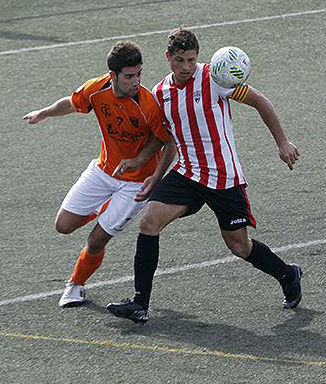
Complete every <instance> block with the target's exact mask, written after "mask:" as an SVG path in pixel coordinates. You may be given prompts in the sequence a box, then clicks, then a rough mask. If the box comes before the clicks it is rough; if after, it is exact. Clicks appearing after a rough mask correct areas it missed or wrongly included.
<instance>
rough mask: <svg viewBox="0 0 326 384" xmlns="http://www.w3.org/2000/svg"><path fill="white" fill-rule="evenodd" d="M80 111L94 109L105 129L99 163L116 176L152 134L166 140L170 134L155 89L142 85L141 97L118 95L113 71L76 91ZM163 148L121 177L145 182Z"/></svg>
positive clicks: (75, 95) (86, 111)
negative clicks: (115, 171)
mask: <svg viewBox="0 0 326 384" xmlns="http://www.w3.org/2000/svg"><path fill="white" fill-rule="evenodd" d="M72 103H73V104H74V106H75V109H76V111H77V112H81V113H88V112H90V111H91V110H92V109H93V110H94V112H95V115H96V117H97V120H98V123H99V126H100V130H101V133H102V151H101V154H100V157H99V162H98V165H99V167H100V168H102V169H103V171H104V172H106V173H108V174H109V175H111V176H112V173H113V172H114V170H115V168H116V167H117V165H118V164H119V163H120V161H121V160H122V159H129V158H133V157H136V156H137V155H138V154H139V153H140V152H141V150H142V149H143V147H144V146H145V145H146V143H147V141H148V139H149V137H150V136H151V134H153V135H155V136H156V137H157V138H158V139H159V140H161V141H162V142H164V143H165V142H167V141H168V140H169V139H170V136H169V134H168V132H167V130H166V127H165V118H164V115H163V114H162V112H161V110H160V108H159V106H158V104H157V103H156V101H155V99H154V97H153V95H152V93H151V92H150V91H149V90H148V89H147V88H145V87H143V86H142V85H141V86H140V89H139V92H138V97H137V99H136V98H135V99H133V98H131V97H124V98H118V97H116V96H115V95H114V93H113V90H112V86H111V79H110V75H108V74H106V75H103V76H100V77H97V78H95V79H91V80H88V81H87V82H86V83H85V84H84V85H82V86H81V87H80V88H78V89H77V90H76V91H75V92H74V93H73V94H72ZM158 160H159V152H158V153H157V154H156V155H154V156H153V157H152V158H151V159H150V160H149V161H148V162H147V163H146V164H144V165H143V166H142V167H141V168H139V169H136V170H134V171H126V172H125V173H124V174H123V176H118V175H115V176H114V177H116V178H118V179H120V180H126V181H135V182H142V181H144V180H145V179H146V177H148V176H150V175H152V174H153V173H154V171H155V169H156V167H157V164H158Z"/></svg>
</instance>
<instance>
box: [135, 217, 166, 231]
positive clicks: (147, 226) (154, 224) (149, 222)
mask: <svg viewBox="0 0 326 384" xmlns="http://www.w3.org/2000/svg"><path fill="white" fill-rule="evenodd" d="M139 229H140V232H141V233H143V234H144V235H149V236H156V235H158V234H159V233H160V231H161V225H160V223H159V221H158V220H157V219H155V218H153V215H151V214H144V215H143V216H142V218H141V219H140V223H139Z"/></svg>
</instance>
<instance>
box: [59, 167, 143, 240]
mask: <svg viewBox="0 0 326 384" xmlns="http://www.w3.org/2000/svg"><path fill="white" fill-rule="evenodd" d="M142 185H143V183H135V182H132V181H121V180H117V179H115V178H114V177H111V176H110V175H108V174H107V173H105V172H103V171H102V169H101V168H99V167H98V166H97V160H92V161H91V162H90V164H89V166H88V167H87V169H86V170H85V171H84V172H83V173H82V174H81V176H80V178H79V179H78V180H77V182H76V183H75V184H74V185H73V186H72V188H71V189H70V191H69V192H68V194H67V196H66V197H65V199H64V200H63V202H62V205H61V208H63V209H65V210H66V211H68V212H71V213H75V214H76V215H81V216H88V215H91V214H94V213H98V212H99V210H100V208H101V206H102V205H103V204H104V203H105V202H106V201H108V200H109V199H110V203H109V205H108V207H107V208H106V210H105V211H104V212H103V213H102V214H101V215H100V216H99V219H98V222H99V224H100V226H101V227H102V228H103V230H104V231H105V232H107V233H108V234H109V235H111V236H114V235H116V234H118V233H119V232H121V231H122V230H123V229H124V228H125V227H126V226H127V225H128V224H130V223H131V222H132V220H133V219H134V218H135V217H136V215H137V214H138V213H139V212H140V211H141V209H142V208H143V207H144V205H145V204H146V201H141V202H137V201H135V200H134V198H135V196H136V194H137V192H138V191H139V190H140V188H141V186H142Z"/></svg>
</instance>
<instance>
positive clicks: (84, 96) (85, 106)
mask: <svg viewBox="0 0 326 384" xmlns="http://www.w3.org/2000/svg"><path fill="white" fill-rule="evenodd" d="M109 80H110V75H108V74H106V75H103V76H100V77H96V78H94V79H90V80H88V81H86V83H84V84H83V85H82V86H80V87H79V88H78V89H76V91H75V92H73V94H72V95H71V101H72V103H73V105H74V107H75V109H76V112H81V113H88V112H90V111H91V110H92V105H91V102H90V96H91V95H92V94H93V93H94V92H97V91H99V90H100V89H101V88H102V87H103V86H104V85H105V84H106V83H107V82H108V81H109Z"/></svg>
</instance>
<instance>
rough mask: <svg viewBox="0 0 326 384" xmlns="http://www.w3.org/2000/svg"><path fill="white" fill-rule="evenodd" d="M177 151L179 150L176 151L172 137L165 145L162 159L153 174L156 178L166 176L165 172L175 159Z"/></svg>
mask: <svg viewBox="0 0 326 384" xmlns="http://www.w3.org/2000/svg"><path fill="white" fill-rule="evenodd" d="M176 152H177V151H176V147H175V144H174V141H173V140H172V139H171V140H170V141H168V142H167V143H166V144H165V145H164V148H163V150H162V155H161V158H160V161H159V163H158V165H157V167H156V170H155V172H154V175H153V176H154V177H155V178H157V179H158V180H160V179H161V178H162V177H163V176H164V174H165V172H166V171H167V169H168V168H169V166H170V164H171V163H172V161H173V160H174V158H175V155H176Z"/></svg>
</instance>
